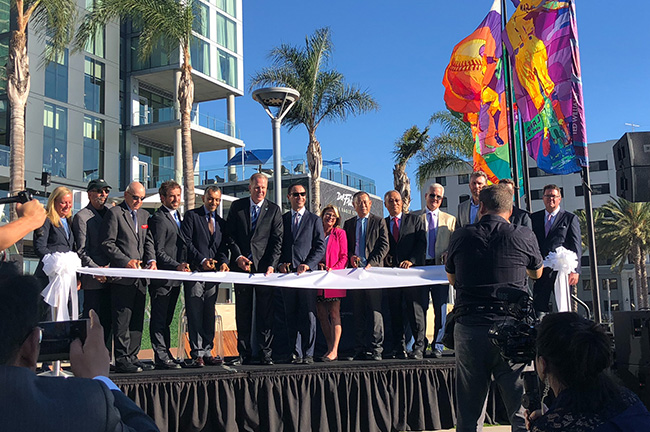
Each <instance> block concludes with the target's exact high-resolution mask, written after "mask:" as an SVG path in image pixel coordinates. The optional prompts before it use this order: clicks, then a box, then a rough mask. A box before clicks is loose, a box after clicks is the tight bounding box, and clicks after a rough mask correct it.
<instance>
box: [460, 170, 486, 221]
mask: <svg viewBox="0 0 650 432" xmlns="http://www.w3.org/2000/svg"><path fill="white" fill-rule="evenodd" d="M487 181H488V177H487V174H485V173H484V172H483V171H474V172H473V173H472V174H470V176H469V192H470V194H471V196H470V199H468V200H467V201H463V202H462V203H460V204H458V216H457V217H456V223H457V224H458V228H460V227H464V226H466V225H469V224H473V223H476V222H478V219H479V215H478V205H479V202H478V194H479V192H481V189H483V188H484V187H485V186H487Z"/></svg>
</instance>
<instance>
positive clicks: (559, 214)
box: [548, 209, 565, 235]
mask: <svg viewBox="0 0 650 432" xmlns="http://www.w3.org/2000/svg"><path fill="white" fill-rule="evenodd" d="M564 213H565V212H564V210H562V209H560V211H559V212H557V215H556V216H555V220H554V221H553V225H551V228H550V229H549V230H548V234H549V235H550V234H551V233H552V232H553V231H555V229H556V228H557V227H558V226H559V224H560V222H562V219H564Z"/></svg>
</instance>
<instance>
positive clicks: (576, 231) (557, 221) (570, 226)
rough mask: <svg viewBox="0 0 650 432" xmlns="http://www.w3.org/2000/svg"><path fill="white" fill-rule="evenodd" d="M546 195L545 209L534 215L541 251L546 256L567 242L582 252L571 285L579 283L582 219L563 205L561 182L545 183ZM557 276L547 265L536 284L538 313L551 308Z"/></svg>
mask: <svg viewBox="0 0 650 432" xmlns="http://www.w3.org/2000/svg"><path fill="white" fill-rule="evenodd" d="M543 199H544V207H545V209H544V210H540V211H538V212H535V213H533V215H532V216H531V219H532V222H533V232H535V237H537V242H538V243H539V251H540V253H541V254H542V257H543V258H546V257H547V256H548V254H549V252H554V251H555V250H556V249H557V248H558V247H559V246H564V247H565V248H566V249H569V250H572V251H573V252H575V253H576V255H578V268H577V269H576V271H575V272H574V273H571V274H570V275H569V285H570V286H574V285H577V283H578V279H579V277H580V257H581V256H582V240H581V239H582V237H581V235H580V221H579V220H578V217H577V216H576V215H574V214H573V213H570V212H567V211H564V210H562V209H561V208H560V202H562V194H561V191H560V188H559V187H558V186H557V185H554V184H550V185H546V186H544V195H543ZM556 277H557V272H556V271H553V270H552V269H551V268H549V267H545V268H544V272H543V274H542V277H541V278H539V279H538V280H537V281H535V284H534V285H533V306H534V307H535V311H536V312H537V314H538V316H543V315H545V314H546V313H548V312H549V301H550V298H551V292H552V291H553V288H554V286H555V278H556ZM556 303H557V299H556Z"/></svg>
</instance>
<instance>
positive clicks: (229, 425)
mask: <svg viewBox="0 0 650 432" xmlns="http://www.w3.org/2000/svg"><path fill="white" fill-rule="evenodd" d="M454 375H455V367H454V358H453V355H451V354H446V355H445V356H443V358H441V359H428V358H427V359H424V360H421V361H418V360H382V361H337V362H332V363H322V362H316V363H314V364H312V365H292V364H276V365H273V366H254V365H250V366H234V367H233V366H206V367H204V368H201V369H180V370H173V371H152V372H142V373H139V374H111V379H112V380H113V381H114V382H115V383H116V384H117V385H118V386H119V387H120V388H121V389H122V391H123V392H124V393H125V394H126V395H127V396H129V397H130V398H131V399H133V400H134V401H136V403H137V404H138V405H139V406H140V407H141V408H142V409H143V410H144V411H145V412H147V414H149V415H150V416H151V417H153V418H154V419H155V421H156V424H157V425H158V427H159V428H160V430H161V431H162V432H167V431H180V432H189V431H204V430H205V431H323V432H325V431H366V432H372V431H406V430H428V431H430V430H436V429H450V428H453V426H454V423H455V410H454V396H453V395H454ZM490 399H491V400H493V399H494V398H493V397H490ZM496 405H499V404H495V403H493V402H490V403H489V405H488V406H489V411H491V412H490V413H489V414H491V415H490V417H491V418H494V413H495V410H496Z"/></svg>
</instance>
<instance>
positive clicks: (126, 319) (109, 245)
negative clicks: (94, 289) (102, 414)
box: [102, 182, 157, 373]
mask: <svg viewBox="0 0 650 432" xmlns="http://www.w3.org/2000/svg"><path fill="white" fill-rule="evenodd" d="M144 198H145V190H144V186H143V185H142V184H141V183H139V182H132V183H131V184H129V186H128V187H127V188H126V190H125V191H124V201H123V202H122V203H121V204H120V205H118V206H115V207H113V208H111V209H109V210H108V212H107V213H106V217H105V218H104V222H103V224H102V239H103V240H102V248H103V249H104V253H105V254H106V256H107V257H108V260H109V263H110V265H111V267H121V268H131V269H139V268H143V267H144V268H148V269H152V270H156V269H157V266H156V252H155V250H154V247H153V240H152V238H151V236H149V235H147V232H148V231H147V228H148V227H149V222H148V221H149V213H148V212H147V211H146V210H141V209H140V207H142V201H143V200H144ZM110 290H111V304H112V308H113V344H114V347H115V349H114V352H115V371H116V372H125V373H133V372H142V371H143V370H145V369H146V370H151V369H153V366H151V365H148V364H145V363H142V362H141V361H140V360H138V352H139V351H140V343H141V342H142V326H143V322H144V301H145V297H146V292H147V288H146V280H144V279H132V278H121V279H116V280H114V281H112V282H111V283H110Z"/></svg>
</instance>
